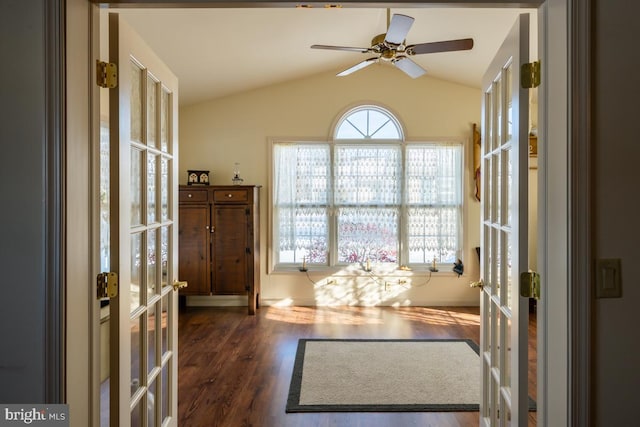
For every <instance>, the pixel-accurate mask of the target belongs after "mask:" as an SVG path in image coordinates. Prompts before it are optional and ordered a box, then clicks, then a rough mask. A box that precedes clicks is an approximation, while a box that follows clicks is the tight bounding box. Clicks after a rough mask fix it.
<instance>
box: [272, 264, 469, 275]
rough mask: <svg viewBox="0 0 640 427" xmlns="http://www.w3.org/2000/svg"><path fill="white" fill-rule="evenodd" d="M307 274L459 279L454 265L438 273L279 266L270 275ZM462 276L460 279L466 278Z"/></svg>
mask: <svg viewBox="0 0 640 427" xmlns="http://www.w3.org/2000/svg"><path fill="white" fill-rule="evenodd" d="M299 273H307V274H309V275H314V276H316V275H324V276H333V277H365V276H379V277H388V276H394V277H411V276H425V275H427V276H428V275H432V276H439V277H448V276H451V277H458V274H457V273H456V272H454V271H453V264H442V265H440V266H438V270H437V271H431V269H430V268H428V267H418V268H400V267H397V266H393V267H379V266H372V267H371V269H370V270H365V269H364V268H362V267H361V266H360V265H345V266H334V267H329V266H308V267H307V269H306V270H301V267H300V266H279V267H276V268H274V269H272V270H271V272H270V273H269V274H273V275H290V274H299ZM465 276H466V275H465V274H462V276H460V277H465Z"/></svg>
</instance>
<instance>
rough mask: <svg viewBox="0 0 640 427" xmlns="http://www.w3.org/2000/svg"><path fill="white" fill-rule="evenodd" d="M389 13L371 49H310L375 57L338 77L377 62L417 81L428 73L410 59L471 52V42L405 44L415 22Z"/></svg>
mask: <svg viewBox="0 0 640 427" xmlns="http://www.w3.org/2000/svg"><path fill="white" fill-rule="evenodd" d="M389 16H390V11H389V9H387V32H386V33H385V34H378V35H377V36H375V37H374V38H373V39H372V40H371V47H347V46H327V45H321V44H314V45H312V46H311V48H312V49H328V50H346V51H351V52H361V53H373V54H375V55H376V56H374V57H371V58H368V59H365V60H364V61H362V62H360V63H358V64H356V65H354V66H352V67H350V68H347V69H346V70H344V71H342V72H340V73H338V74H337V75H338V76H346V75H349V74H351V73H353V72H355V71H358V70H361V69H363V68H365V67H367V66H369V65H371V64H374V63H376V62H379V61H380V60H382V61H386V62H390V63H391V64H393V65H395V66H396V67H398V68H399V69H401V70H402V71H404V72H405V73H406V74H408V75H409V76H410V77H412V78H414V79H415V78H417V77H420V76H422V75H423V74H425V73H426V72H427V71H426V70H425V69H424V68H422V67H421V66H420V65H418V64H417V63H415V62H414V61H413V60H412V59H410V58H409V56H413V55H421V54H424V53H438V52H452V51H457V50H469V49H471V48H473V39H470V38H468V39H458V40H446V41H439V42H430V43H420V44H411V45H407V44H405V42H406V41H405V38H406V36H407V34H408V33H409V30H410V29H411V25H413V21H414V18H412V17H411V16H407V15H400V14H394V15H393V17H391V19H390V18H389Z"/></svg>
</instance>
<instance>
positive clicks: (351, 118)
mask: <svg viewBox="0 0 640 427" xmlns="http://www.w3.org/2000/svg"><path fill="white" fill-rule="evenodd" d="M335 139H396V140H402V139H404V138H403V134H402V127H401V126H400V123H399V122H398V120H397V119H396V118H395V117H394V116H393V115H392V114H391V113H389V112H388V111H387V110H384V109H382V108H380V107H376V106H372V105H364V106H360V107H356V108H353V109H351V110H349V111H348V112H347V113H346V114H345V115H344V116H343V117H342V119H340V121H339V122H338V125H337V126H336V131H335Z"/></svg>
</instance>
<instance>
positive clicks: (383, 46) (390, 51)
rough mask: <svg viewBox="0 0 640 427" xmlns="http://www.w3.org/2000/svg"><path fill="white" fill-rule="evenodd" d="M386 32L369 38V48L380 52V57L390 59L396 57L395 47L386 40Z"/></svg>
mask: <svg viewBox="0 0 640 427" xmlns="http://www.w3.org/2000/svg"><path fill="white" fill-rule="evenodd" d="M386 37H387V35H386V34H384V33H383V34H378V35H377V36H375V37H374V38H372V39H371V49H373V50H374V51H376V52H378V53H379V54H380V59H383V60H385V61H391V60H393V59H394V58H395V57H396V53H397V47H396V46H394V45H390V44H389V42H387V41H386Z"/></svg>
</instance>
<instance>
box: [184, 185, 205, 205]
mask: <svg viewBox="0 0 640 427" xmlns="http://www.w3.org/2000/svg"><path fill="white" fill-rule="evenodd" d="M208 198H209V197H208V190H207V189H206V188H199V189H193V190H191V189H189V190H180V201H181V202H206V201H207V200H208Z"/></svg>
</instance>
